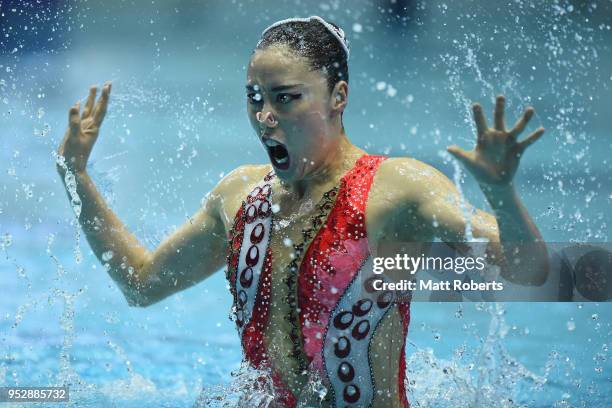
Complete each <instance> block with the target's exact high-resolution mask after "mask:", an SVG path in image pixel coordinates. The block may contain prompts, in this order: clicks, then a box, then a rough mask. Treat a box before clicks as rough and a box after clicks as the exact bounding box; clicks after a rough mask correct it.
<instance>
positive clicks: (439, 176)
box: [374, 157, 448, 199]
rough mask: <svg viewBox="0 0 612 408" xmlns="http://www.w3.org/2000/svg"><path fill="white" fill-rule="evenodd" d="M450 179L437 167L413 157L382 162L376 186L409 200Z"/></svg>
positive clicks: (375, 179) (393, 158) (392, 158)
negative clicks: (433, 185)
mask: <svg viewBox="0 0 612 408" xmlns="http://www.w3.org/2000/svg"><path fill="white" fill-rule="evenodd" d="M443 180H448V178H447V177H446V176H445V175H444V174H443V173H442V172H440V171H439V170H438V169H436V168H435V167H433V166H431V165H429V164H427V163H425V162H422V161H420V160H417V159H414V158H412V157H390V158H388V159H387V160H385V161H384V162H382V163H381V164H380V166H379V168H378V170H377V172H376V176H375V178H374V185H375V186H376V187H377V189H381V190H382V191H386V192H396V193H398V194H399V195H401V196H403V198H404V199H407V198H409V197H406V195H408V196H413V197H412V198H416V197H414V195H417V196H420V195H422V194H423V193H424V192H426V191H427V190H428V186H431V185H432V184H437V183H440V182H442V181H443Z"/></svg>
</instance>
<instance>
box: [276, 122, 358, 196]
mask: <svg viewBox="0 0 612 408" xmlns="http://www.w3.org/2000/svg"><path fill="white" fill-rule="evenodd" d="M364 154H365V151H363V150H362V149H360V148H358V147H357V146H355V145H354V144H352V143H351V142H350V141H349V140H348V138H347V137H346V134H345V133H344V132H342V134H341V135H340V140H339V143H338V146H337V148H336V149H334V150H333V151H332V152H331V153H330V154H329V155H328V156H327V157H326V158H325V161H324V162H323V163H322V164H321V165H320V166H319V167H318V168H317V169H315V170H314V171H313V172H311V173H309V174H308V175H307V176H306V177H305V178H303V179H301V180H298V181H295V182H283V183H282V184H283V185H284V186H285V187H286V188H287V190H288V192H290V193H291V194H292V195H294V196H295V197H296V198H297V199H301V198H303V197H305V196H312V195H315V194H316V192H319V191H320V190H323V191H327V190H329V189H330V188H331V187H332V186H335V185H337V184H338V181H339V180H340V178H341V177H342V176H343V175H344V174H345V173H346V172H347V171H348V170H350V169H352V168H353V167H354V166H355V162H356V161H357V159H359V158H360V157H361V156H363V155H364Z"/></svg>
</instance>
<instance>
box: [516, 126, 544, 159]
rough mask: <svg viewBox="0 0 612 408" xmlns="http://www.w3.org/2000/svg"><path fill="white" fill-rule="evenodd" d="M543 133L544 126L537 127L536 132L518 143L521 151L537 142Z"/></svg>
mask: <svg viewBox="0 0 612 408" xmlns="http://www.w3.org/2000/svg"><path fill="white" fill-rule="evenodd" d="M543 134H544V128H543V127H541V128H539V129H537V130H536V131H535V132H533V133H532V134H530V135H529V136H527V138H525V140H523V141H521V142H519V143H518V146H519V151H520V152H521V153H522V152H524V151H525V149H527V148H528V147H529V146H531V145H532V144H533V143H535V142H536V141H537V140H538V139H539V138H540V137H542V135H543Z"/></svg>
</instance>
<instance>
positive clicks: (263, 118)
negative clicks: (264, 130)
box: [255, 111, 278, 127]
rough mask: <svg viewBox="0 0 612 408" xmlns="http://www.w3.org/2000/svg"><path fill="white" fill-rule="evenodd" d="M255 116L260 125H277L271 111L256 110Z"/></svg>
mask: <svg viewBox="0 0 612 408" xmlns="http://www.w3.org/2000/svg"><path fill="white" fill-rule="evenodd" d="M255 118H256V119H257V121H258V122H259V123H261V124H262V125H266V126H267V127H275V126H276V125H278V122H277V121H276V118H275V117H274V115H272V112H270V111H268V112H265V113H263V112H257V114H256V115H255Z"/></svg>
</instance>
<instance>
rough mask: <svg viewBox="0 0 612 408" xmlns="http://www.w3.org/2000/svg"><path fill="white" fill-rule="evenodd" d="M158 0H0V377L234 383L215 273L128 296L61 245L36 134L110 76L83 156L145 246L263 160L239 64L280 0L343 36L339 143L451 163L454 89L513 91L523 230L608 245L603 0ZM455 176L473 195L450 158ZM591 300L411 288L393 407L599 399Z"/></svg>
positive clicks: (488, 97) (94, 400)
mask: <svg viewBox="0 0 612 408" xmlns="http://www.w3.org/2000/svg"><path fill="white" fill-rule="evenodd" d="M159 3H160V4H158V3H156V2H153V3H151V4H148V7H145V8H143V7H140V6H138V5H130V4H123V3H121V5H117V6H116V7H113V9H107V8H105V6H104V5H94V4H90V3H89V2H80V1H79V2H66V3H64V2H62V3H59V2H58V3H53V5H52V6H44V5H43V6H41V5H36V3H32V4H30V3H27V2H25V3H21V4H19V5H16V6H15V7H13V6H12V5H10V4H8V3H6V2H2V3H1V4H0V11H1V12H2V13H4V14H2V15H1V16H0V18H1V20H0V21H2V24H1V25H0V29H1V30H2V33H1V35H2V38H4V40H3V41H4V42H2V43H1V44H2V54H1V56H0V129H1V130H0V140H1V143H2V149H0V180H1V184H0V277H1V278H0V385H21V386H37V385H40V386H42V385H45V386H49V385H56V384H57V385H59V384H70V392H71V401H72V403H71V405H72V406H79V407H81V406H121V407H124V406H126V407H140V406H168V407H175V406H192V405H193V404H194V402H195V401H196V400H197V399H198V398H200V399H201V400H205V401H207V404H208V405H215V406H223V404H225V403H227V404H230V405H231V403H232V401H233V399H232V398H233V396H235V395H236V394H239V392H240V390H241V389H247V388H248V384H245V383H244V380H241V378H242V377H241V375H242V374H241V373H242V371H240V361H241V353H240V348H239V341H238V336H237V334H236V331H235V329H234V326H233V322H231V321H230V320H229V319H228V313H229V309H230V304H231V299H230V295H229V291H228V290H227V288H226V283H225V281H224V275H223V273H221V272H219V273H217V274H216V275H214V276H213V277H211V278H210V279H208V280H207V281H205V282H203V283H201V284H199V285H197V286H195V287H193V288H190V289H188V290H186V291H184V292H182V293H180V294H177V295H175V296H173V297H171V298H169V299H167V300H165V301H163V302H160V303H159V304H156V305H153V306H151V307H149V308H144V309H139V308H130V307H128V306H127V302H126V301H125V300H124V299H123V296H122V295H121V293H120V292H119V290H118V289H117V287H116V286H115V284H114V283H113V282H112V280H111V279H110V278H109V277H108V276H107V274H106V272H105V271H104V268H103V267H102V265H101V264H100V263H99V262H98V260H97V259H96V258H95V257H94V256H93V254H92V253H91V252H90V250H89V247H88V244H87V242H86V241H85V239H84V237H83V236H81V237H80V239H79V241H77V238H76V230H77V228H76V226H75V225H74V215H73V213H72V210H71V208H70V206H69V202H68V200H67V197H66V194H65V192H64V190H63V187H62V185H61V182H60V180H59V177H58V176H57V174H56V173H55V168H54V167H55V165H54V159H53V156H52V152H53V151H54V150H55V149H56V148H57V145H58V143H59V141H60V140H61V137H62V135H63V132H64V130H65V126H66V120H67V110H68V108H69V106H70V105H72V104H73V103H74V101H76V100H77V99H79V98H80V99H84V98H85V96H86V92H87V88H88V86H89V85H90V84H92V83H102V82H103V81H104V80H107V79H112V80H113V93H112V96H111V104H110V107H109V113H108V115H107V118H106V120H105V123H104V125H103V128H102V131H101V135H100V138H99V140H98V143H97V144H96V146H95V149H94V153H93V155H92V164H91V168H90V173H91V174H92V176H93V178H94V179H95V181H96V183H97V185H98V186H99V189H100V190H101V191H102V192H103V194H104V195H105V197H106V198H107V200H108V201H109V203H110V204H111V206H112V208H113V210H114V211H115V212H116V213H117V214H118V215H119V217H120V218H121V219H122V221H123V222H124V223H125V224H126V225H127V226H128V228H129V229H130V230H131V231H134V233H135V234H136V236H137V237H138V238H139V239H140V240H141V242H142V243H143V244H144V245H146V246H147V247H148V248H149V249H153V248H154V247H155V246H156V245H157V244H158V243H159V242H160V241H161V240H162V239H163V237H165V236H166V235H167V234H168V233H169V232H170V231H171V230H172V229H173V228H176V227H177V226H179V225H180V224H182V223H183V222H184V221H185V220H186V219H187V217H188V216H189V215H190V214H192V213H193V212H194V211H195V210H196V209H197V208H198V206H199V205H200V201H201V199H202V198H203V197H204V196H205V194H206V193H207V192H208V191H209V190H210V189H211V188H212V187H213V186H214V185H215V184H216V182H217V181H218V180H219V179H220V177H222V176H223V175H224V174H227V173H228V172H229V171H231V170H232V169H233V168H235V167H237V166H238V165H240V164H244V163H264V162H265V161H266V157H265V155H264V152H263V150H262V149H261V148H260V147H259V146H258V141H257V140H256V138H255V137H253V135H252V130H250V128H249V124H248V122H247V120H246V114H245V111H244V104H245V101H244V95H243V89H242V88H243V83H244V77H245V71H244V69H245V65H246V64H247V61H248V57H249V55H250V51H251V49H252V47H253V46H254V44H255V43H256V40H257V38H258V35H259V33H260V31H261V30H262V29H263V28H265V26H267V24H269V23H271V22H273V21H276V20H278V19H280V18H285V17H287V16H291V15H294V14H298V15H311V14H321V15H323V16H325V17H327V18H331V19H332V20H334V21H336V22H338V23H339V24H340V25H342V26H343V27H345V29H346V31H347V33H348V35H349V39H350V40H351V46H352V55H351V62H350V74H351V82H350V99H349V108H348V111H347V112H346V114H345V124H346V129H347V133H348V135H349V137H350V138H351V140H352V141H353V142H354V143H355V144H357V145H359V146H361V147H364V148H365V149H366V150H368V151H369V152H371V153H384V154H389V155H392V156H398V155H410V156H413V157H415V158H417V159H420V160H423V161H426V162H428V163H430V164H432V165H434V166H436V167H437V168H439V169H440V170H441V171H443V172H444V173H445V174H447V175H448V176H449V177H450V178H451V179H452V178H453V172H454V170H453V165H452V162H450V161H448V159H447V158H445V157H444V155H441V154H440V152H442V151H443V150H444V148H445V147H446V146H447V145H449V144H455V143H456V144H459V145H460V146H462V147H465V148H467V147H469V146H471V145H472V143H473V140H474V136H473V135H474V132H473V128H472V126H471V121H470V119H469V103H470V102H472V101H480V102H482V103H483V106H485V110H487V111H488V112H490V111H492V100H493V97H494V96H495V95H496V94H497V93H504V94H505V95H506V96H507V98H508V115H509V118H508V122H509V123H512V122H513V120H514V119H515V118H516V117H517V116H518V114H519V113H520V112H521V110H522V108H523V107H524V106H525V105H526V104H532V105H533V106H534V107H535V109H536V112H537V115H536V117H535V118H534V119H533V122H534V123H532V124H531V125H530V127H529V129H535V128H536V127H537V126H540V125H541V126H544V127H545V128H546V129H547V133H546V134H545V136H544V137H543V138H542V140H541V141H539V142H538V143H537V144H535V145H534V146H532V147H531V148H530V150H529V151H528V153H527V154H526V155H525V157H524V158H523V159H522V162H521V167H520V170H519V173H518V175H517V184H518V186H519V190H520V193H521V197H522V199H523V200H524V203H525V206H526V207H527V208H528V209H529V211H530V213H531V214H532V216H533V218H534V220H535V222H536V223H537V225H538V227H539V228H540V230H541V232H542V234H543V236H544V237H545V239H546V240H548V241H551V242H569V241H576V242H584V241H589V242H609V239H610V237H609V232H608V226H609V225H610V223H611V216H610V215H611V214H610V206H611V204H612V180H611V177H612V175H611V172H610V160H611V159H610V157H612V156H611V155H610V152H612V146H611V143H612V138H611V136H612V135H611V134H610V132H611V130H610V129H612V121H611V120H610V115H609V106H612V93H611V92H610V88H611V85H612V76H611V75H610V72H612V69H611V68H612V52H611V51H610V46H609V44H612V41H610V40H611V39H612V38H611V37H612V33H611V30H610V24H612V23H611V21H610V18H609V16H610V15H612V11H611V8H612V6H611V5H610V2H605V1H600V2H591V3H584V4H582V3H581V5H578V4H577V3H572V2H565V1H559V2H549V3H547V4H545V5H538V4H532V3H529V2H520V1H513V2H512V3H511V6H508V7H505V8H502V9H501V11H500V10H497V8H498V7H500V6H499V5H496V4H495V3H496V2H485V1H473V2H453V4H445V3H443V2H416V3H415V2H408V5H409V7H408V12H407V13H406V16H407V17H406V20H405V23H402V20H401V19H398V18H396V17H393V15H394V14H393V13H391V12H389V11H388V9H389V8H391V7H390V6H385V7H382V8H378V7H376V6H375V4H376V3H373V2H365V1H359V2H350V5H351V7H350V8H349V7H348V5H349V2H345V1H330V2H323V3H320V4H316V3H310V2H298V1H282V2H269V3H267V2H263V3H260V2H257V3H255V2H245V3H240V2H235V3H236V4H230V3H227V4H225V3H222V2H219V3H209V4H206V5H193V4H190V3H185V4H183V3H178V2H176V3H170V2H168V3H166V2H164V3H162V2H159ZM381 3H382V2H381ZM400 3H401V2H400ZM449 3H451V2H449ZM13 9H14V10H15V11H13ZM26 26H27V27H28V29H27V30H26V29H25V27H26ZM9 27H10V29H9ZM489 117H490V116H489ZM462 190H463V191H464V193H465V195H466V197H467V198H468V199H469V200H470V202H472V203H473V204H475V205H477V206H479V207H481V208H485V209H486V208H488V207H487V205H486V203H485V201H484V198H483V197H482V194H481V193H480V192H479V191H478V189H477V186H476V185H475V183H474V182H473V180H472V179H471V178H470V177H469V176H465V177H464V178H463V182H462ZM77 247H78V248H79V249H80V252H82V260H81V261H80V262H77V261H76V256H75V248H77ZM611 311H612V310H611V307H610V304H609V303H607V304H598V303H531V304H526V303H507V304H474V303H464V304H458V303H445V304H436V303H415V304H413V306H412V321H411V325H410V331H409V336H408V347H407V353H408V359H409V362H408V367H409V372H408V377H409V380H410V381H411V382H410V383H409V389H410V394H409V398H410V400H411V403H412V404H413V406H417V407H441V406H442V407H443V406H464V407H473V406H479V407H487V406H492V405H498V406H529V407H550V406H555V407H606V406H609V405H610V401H612V374H611V372H612V364H611V362H610V352H609V348H610V347H611V346H612V344H611V343H612V341H611V340H610V339H611V338H612V337H611V332H612V327H611V323H612V318H611V317H610V316H611ZM232 372H234V373H237V374H235V375H232ZM203 390H204V391H203ZM54 406H56V405H54Z"/></svg>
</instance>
